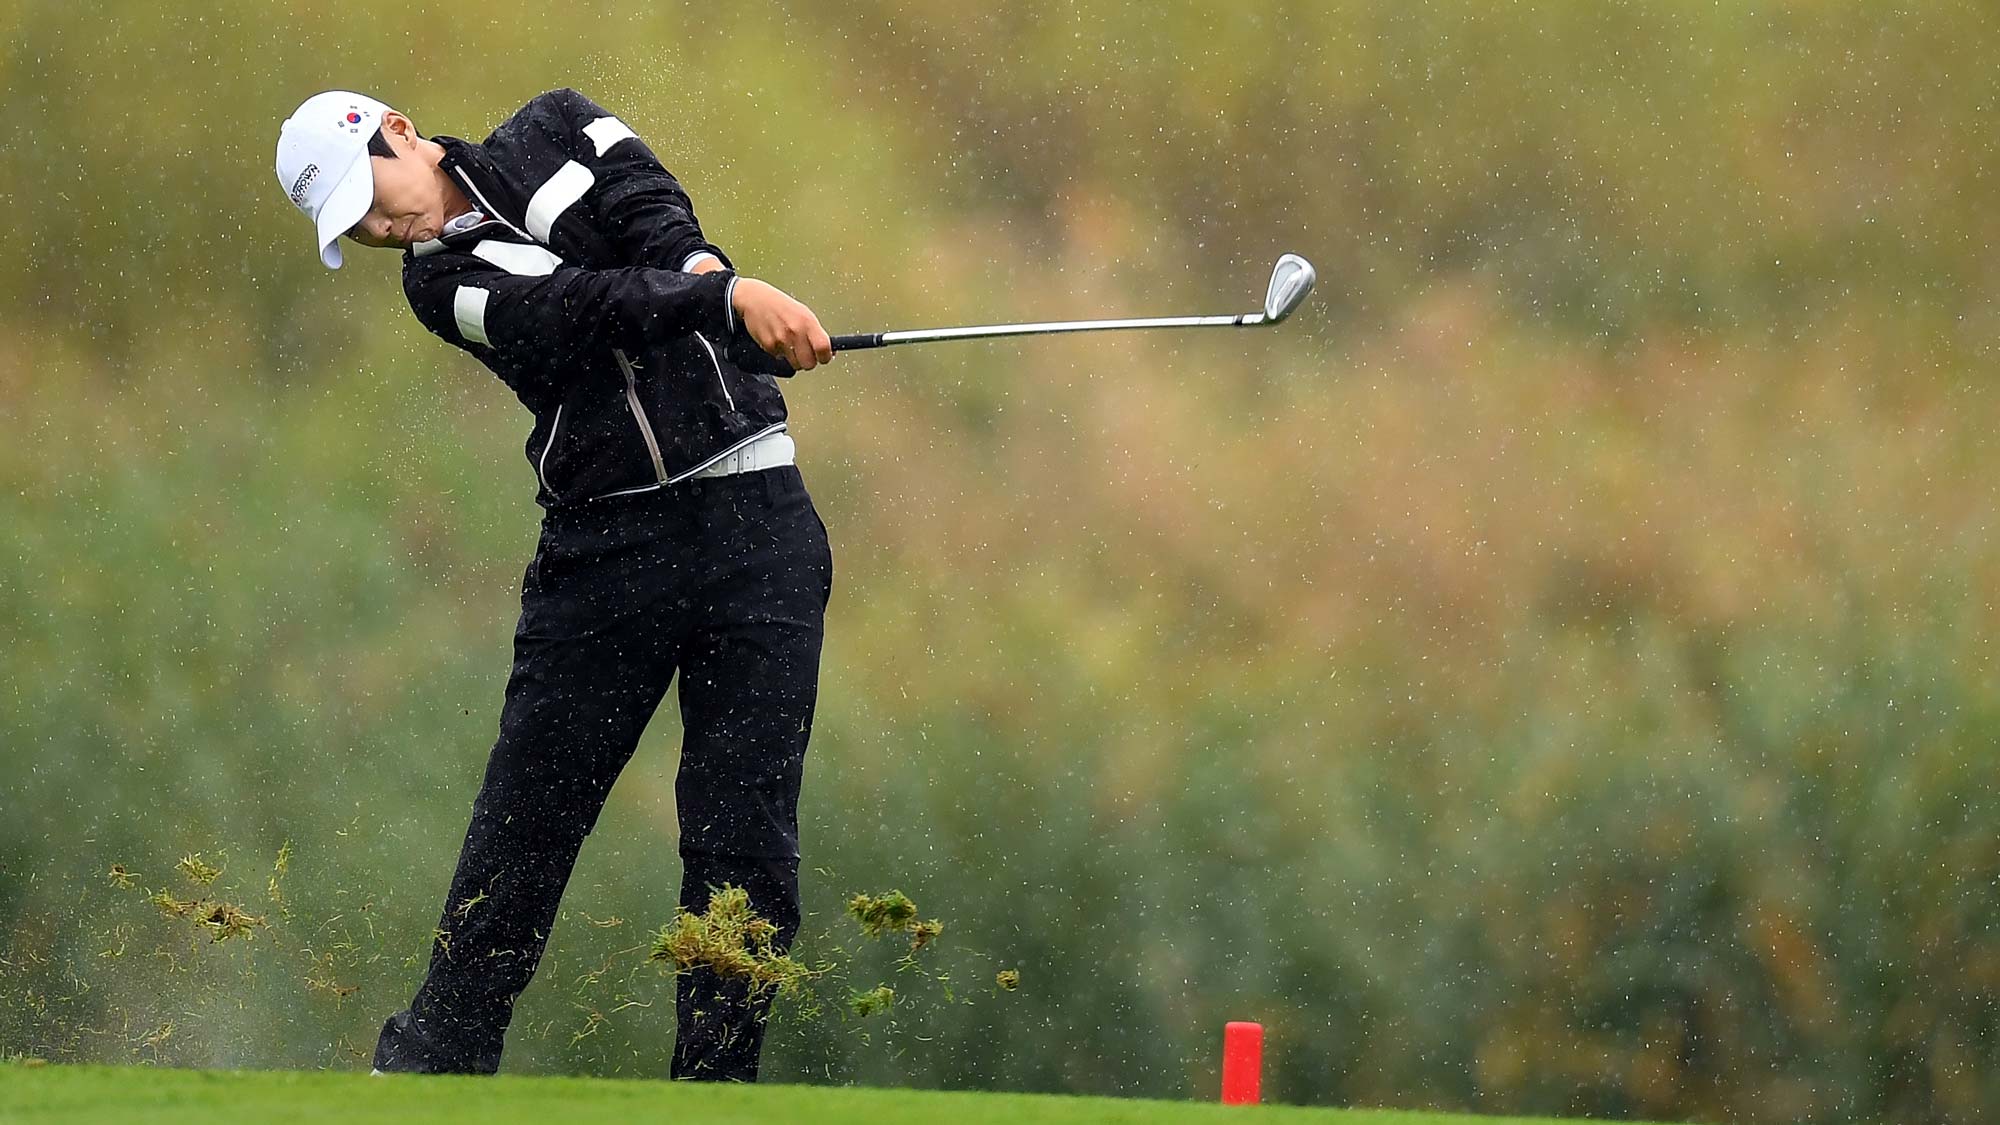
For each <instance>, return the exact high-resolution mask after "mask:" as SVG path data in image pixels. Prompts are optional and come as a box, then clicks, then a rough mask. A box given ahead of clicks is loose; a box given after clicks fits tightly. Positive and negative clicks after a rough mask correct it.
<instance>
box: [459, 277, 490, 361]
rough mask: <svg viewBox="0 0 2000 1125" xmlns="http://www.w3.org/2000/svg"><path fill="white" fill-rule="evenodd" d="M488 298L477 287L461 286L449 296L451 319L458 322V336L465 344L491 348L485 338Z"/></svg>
mask: <svg viewBox="0 0 2000 1125" xmlns="http://www.w3.org/2000/svg"><path fill="white" fill-rule="evenodd" d="M490 296H492V294H491V293H490V292H488V291H487V290H484V289H481V288H480V287H478V286H477V285H461V286H459V287H458V292H456V293H453V294H452V296H451V318H452V319H453V320H455V321H457V322H458V334H459V335H460V336H463V337H465V340H466V342H467V343H470V344H485V345H486V346H487V347H489V348H490V347H492V346H493V341H491V340H489V339H487V338H486V298H488V297H490Z"/></svg>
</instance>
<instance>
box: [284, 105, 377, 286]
mask: <svg viewBox="0 0 2000 1125" xmlns="http://www.w3.org/2000/svg"><path fill="white" fill-rule="evenodd" d="M388 108H389V107H388V106H386V105H383V104H382V103H381V102H378V101H376V100H375V99H374V98H371V97H369V96H368V95H366V94H357V93H354V92H353V91H350V90H328V91H327V92H325V93H323V94H314V95H313V96H312V97H310V98H307V99H306V100H305V101H304V102H302V103H300V105H299V108H297V109H296V110H293V111H292V115H291V117H289V118H287V119H286V120H285V123H284V124H283V125H282V126H280V127H279V129H278V186H279V187H280V188H282V189H284V192H285V194H286V195H287V196H288V197H290V198H291V201H292V202H293V203H294V204H296V205H297V206H298V209H299V210H301V211H304V212H305V213H306V218H308V219H311V220H312V221H313V227H314V228H315V230H316V231H317V233H318V238H319V260H320V261H322V262H325V263H326V268H328V269H333V270H337V269H339V268H340V236H341V235H343V234H346V233H347V230H348V228H349V227H352V226H353V225H354V224H355V223H358V222H360V221H361V217H362V216H363V215H366V214H367V213H368V209H369V208H370V207H372V206H374V205H375V167H374V165H373V164H372V163H370V162H369V160H368V141H369V138H371V137H373V136H374V135H375V130H376V129H377V128H379V127H380V126H381V124H382V112H383V111H384V110H386V109H388Z"/></svg>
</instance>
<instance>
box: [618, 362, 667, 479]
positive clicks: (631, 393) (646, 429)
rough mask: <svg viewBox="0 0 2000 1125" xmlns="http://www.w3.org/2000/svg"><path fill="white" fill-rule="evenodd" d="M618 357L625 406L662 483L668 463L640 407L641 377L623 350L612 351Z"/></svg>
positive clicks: (658, 440)
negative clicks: (630, 412)
mask: <svg viewBox="0 0 2000 1125" xmlns="http://www.w3.org/2000/svg"><path fill="white" fill-rule="evenodd" d="M611 354H612V355H615V356H617V357H618V366H619V367H620V368H622V369H624V372H625V405H627V406H630V407H631V408H632V420H633V421H634V422H637V423H639V436H640V437H643V438H645V439H646V452H647V453H649V454H651V455H652V458H653V473H654V476H655V477H656V478H657V479H658V480H661V481H665V480H666V479H667V463H666V462H665V461H664V460H662V459H661V458H660V439H658V438H656V437H654V436H653V424H652V423H651V422H648V421H646V410H645V408H644V407H642V406H640V405H639V376H638V375H637V374H636V373H635V372H634V371H633V368H632V359H631V357H630V356H627V355H626V354H625V349H623V348H613V349H611Z"/></svg>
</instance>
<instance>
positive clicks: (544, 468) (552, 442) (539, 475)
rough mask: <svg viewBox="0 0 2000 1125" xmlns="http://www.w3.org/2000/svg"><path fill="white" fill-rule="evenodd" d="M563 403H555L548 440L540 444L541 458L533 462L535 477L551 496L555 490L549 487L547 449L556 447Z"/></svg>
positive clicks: (560, 430) (560, 429)
mask: <svg viewBox="0 0 2000 1125" xmlns="http://www.w3.org/2000/svg"><path fill="white" fill-rule="evenodd" d="M565 405H567V404H566V403H560V402H559V403H556V420H555V422H554V423H553V424H552V425H550V426H549V440H548V442H547V443H546V444H544V445H543V446H542V456H541V459H540V460H538V461H536V462H535V477H536V479H538V480H540V481H541V482H542V488H543V490H544V491H546V492H547V493H548V494H549V496H550V497H551V498H553V497H554V496H555V494H556V490H555V489H553V488H550V487H549V473H548V466H549V450H551V449H554V448H555V447H556V436H557V435H558V434H561V433H562V412H563V407H564V406H565Z"/></svg>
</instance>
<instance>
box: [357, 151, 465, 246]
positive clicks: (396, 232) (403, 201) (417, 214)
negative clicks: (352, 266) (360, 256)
mask: <svg viewBox="0 0 2000 1125" xmlns="http://www.w3.org/2000/svg"><path fill="white" fill-rule="evenodd" d="M368 160H369V163H370V164H371V165H372V166H373V168H374V171H375V203H374V206H372V207H370V208H369V209H368V213H367V214H366V215H363V216H361V221H360V222H358V223H355V224H354V226H353V227H351V228H349V230H348V231H347V237H349V238H351V239H353V240H354V241H356V242H359V243H360V244H361V245H363V246H387V247H390V248H393V249H397V250H401V249H403V248H405V247H408V246H412V245H415V244H416V243H419V242H422V241H424V240H425V239H430V238H436V237H437V236H438V233H439V232H440V231H442V230H443V229H444V197H443V194H442V193H441V192H439V191H438V187H437V178H436V177H435V176H434V175H432V174H431V168H430V166H429V165H428V164H426V163H425V162H424V161H422V160H419V159H417V158H416V157H415V156H414V155H411V156H400V157H397V158H396V159H394V160H391V159H390V158H388V157H386V156H371V157H369V158H368Z"/></svg>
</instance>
